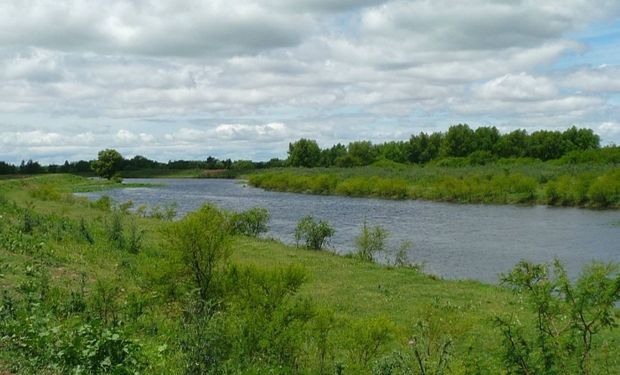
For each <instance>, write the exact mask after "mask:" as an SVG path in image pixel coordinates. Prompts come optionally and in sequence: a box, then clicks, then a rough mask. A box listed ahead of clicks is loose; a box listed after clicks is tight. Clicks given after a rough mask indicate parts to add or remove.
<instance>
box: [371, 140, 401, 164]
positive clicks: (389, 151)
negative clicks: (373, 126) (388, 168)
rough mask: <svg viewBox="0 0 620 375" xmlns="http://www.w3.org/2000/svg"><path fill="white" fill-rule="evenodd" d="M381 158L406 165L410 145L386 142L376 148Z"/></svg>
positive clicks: (399, 142)
mask: <svg viewBox="0 0 620 375" xmlns="http://www.w3.org/2000/svg"><path fill="white" fill-rule="evenodd" d="M375 148H376V149H377V153H378V154H379V157H381V158H383V159H387V160H391V161H394V162H396V163H406V162H407V156H408V148H409V144H408V143H407V142H402V141H398V142H395V141H392V142H386V143H383V144H380V145H377V146H375Z"/></svg>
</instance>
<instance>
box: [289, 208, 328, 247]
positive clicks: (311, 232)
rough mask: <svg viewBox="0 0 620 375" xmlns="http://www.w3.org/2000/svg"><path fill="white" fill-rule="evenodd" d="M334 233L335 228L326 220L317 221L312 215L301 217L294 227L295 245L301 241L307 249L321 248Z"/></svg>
mask: <svg viewBox="0 0 620 375" xmlns="http://www.w3.org/2000/svg"><path fill="white" fill-rule="evenodd" d="M334 233H336V231H335V229H334V228H333V227H332V226H331V225H329V223H328V222H327V221H324V220H319V221H317V220H316V219H315V218H314V217H313V216H311V215H308V216H305V217H303V218H302V219H301V220H300V221H299V222H298V223H297V227H296V228H295V242H296V243H297V246H299V244H300V243H303V244H304V246H305V247H306V248H307V249H312V250H321V249H323V248H324V247H325V246H326V245H327V244H328V243H329V239H330V238H331V237H332V236H333V235H334Z"/></svg>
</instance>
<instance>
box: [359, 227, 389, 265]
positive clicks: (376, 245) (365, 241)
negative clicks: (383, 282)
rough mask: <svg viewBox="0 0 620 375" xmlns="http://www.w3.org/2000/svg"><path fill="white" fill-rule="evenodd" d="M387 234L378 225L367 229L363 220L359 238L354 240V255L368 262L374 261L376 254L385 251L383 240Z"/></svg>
mask: <svg viewBox="0 0 620 375" xmlns="http://www.w3.org/2000/svg"><path fill="white" fill-rule="evenodd" d="M388 235H389V233H388V231H386V230H385V229H383V228H382V227H381V226H379V225H375V226H373V227H369V226H368V224H367V223H366V220H364V224H363V225H362V230H361V233H360V234H359V236H357V237H356V238H355V247H356V255H357V256H358V257H359V258H360V259H361V260H365V261H368V262H372V261H375V260H376V259H375V257H376V255H377V254H378V253H381V252H383V251H385V240H386V238H387V237H388Z"/></svg>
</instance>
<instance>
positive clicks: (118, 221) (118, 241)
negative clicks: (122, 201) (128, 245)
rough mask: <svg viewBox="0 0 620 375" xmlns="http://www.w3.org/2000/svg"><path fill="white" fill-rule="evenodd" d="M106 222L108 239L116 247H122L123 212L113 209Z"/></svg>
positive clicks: (123, 239)
mask: <svg viewBox="0 0 620 375" xmlns="http://www.w3.org/2000/svg"><path fill="white" fill-rule="evenodd" d="M108 219H109V220H108V221H107V223H106V228H105V229H106V235H107V237H108V241H109V242H110V243H111V244H112V245H114V246H115V247H116V248H117V249H123V247H124V246H125V236H124V235H123V213H122V212H121V211H119V210H114V211H113V212H112V215H110V217H109V218H108Z"/></svg>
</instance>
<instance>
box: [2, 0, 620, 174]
mask: <svg viewBox="0 0 620 375" xmlns="http://www.w3.org/2000/svg"><path fill="white" fill-rule="evenodd" d="M458 123H467V124H469V125H470V126H472V127H477V126H496V127H497V128H499V129H500V131H502V132H507V131H510V130H513V129H517V128H524V129H527V130H528V131H534V130H537V129H552V130H553V129H557V130H561V129H565V128H567V127H569V126H572V125H576V126H578V127H588V128H592V129H594V131H595V132H596V133H598V134H599V135H600V136H601V138H602V143H603V144H611V143H615V144H620V1H617V0H563V1H557V0H553V1H551V0H470V1H466V2H465V1H456V0H427V1H415V0H410V1H401V0H394V1H382V0H254V1H232V0H227V1H220V0H210V1H192V0H184V1H181V0H142V1H140V0H124V1H119V0H20V1H13V0H0V160H5V161H9V162H13V163H18V162H19V161H21V160H28V159H34V160H39V161H41V162H43V163H62V162H64V161H65V160H79V159H86V160H88V159H94V158H96V155H97V151H99V150H101V149H103V148H116V149H117V150H119V151H120V152H121V153H122V154H123V155H124V156H126V157H132V156H135V155H143V156H146V157H148V158H151V159H155V160H159V161H168V160H177V159H202V160H204V159H206V157H207V156H209V155H212V156H215V157H218V158H231V159H253V160H268V159H270V158H272V157H280V158H285V157H286V151H287V148H288V143H289V142H291V141H294V140H296V139H299V138H301V137H305V138H311V139H315V140H317V142H318V143H319V145H321V146H322V147H326V146H331V145H332V144H335V143H337V142H341V143H348V142H350V141H353V140H362V139H364V140H372V141H373V142H384V141H389V140H405V139H408V138H409V136H410V135H411V134H413V133H418V132H420V131H426V132H433V131H444V130H446V129H447V128H448V127H449V126H450V125H454V124H458Z"/></svg>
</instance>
